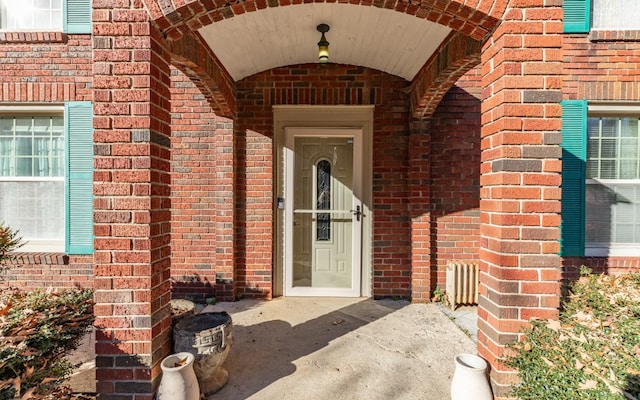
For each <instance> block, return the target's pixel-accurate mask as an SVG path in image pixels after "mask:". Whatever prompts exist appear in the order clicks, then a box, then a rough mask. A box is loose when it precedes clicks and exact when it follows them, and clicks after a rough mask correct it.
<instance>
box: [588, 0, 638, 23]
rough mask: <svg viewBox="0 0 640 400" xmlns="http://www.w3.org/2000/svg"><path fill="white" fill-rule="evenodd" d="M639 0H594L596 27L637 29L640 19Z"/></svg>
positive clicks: (594, 21)
mask: <svg viewBox="0 0 640 400" xmlns="http://www.w3.org/2000/svg"><path fill="white" fill-rule="evenodd" d="M639 10H640V8H639V7H638V2H637V0H593V22H592V26H593V28H594V29H613V30H619V29H630V30H637V29H639V27H638V21H639V20H640V11H639Z"/></svg>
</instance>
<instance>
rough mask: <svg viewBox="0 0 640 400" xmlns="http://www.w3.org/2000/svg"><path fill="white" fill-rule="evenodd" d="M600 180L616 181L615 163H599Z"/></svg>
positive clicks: (604, 161) (605, 161)
mask: <svg viewBox="0 0 640 400" xmlns="http://www.w3.org/2000/svg"><path fill="white" fill-rule="evenodd" d="M598 178H600V179H616V178H617V176H616V162H615V161H611V160H603V161H602V162H601V163H600V174H599V175H598Z"/></svg>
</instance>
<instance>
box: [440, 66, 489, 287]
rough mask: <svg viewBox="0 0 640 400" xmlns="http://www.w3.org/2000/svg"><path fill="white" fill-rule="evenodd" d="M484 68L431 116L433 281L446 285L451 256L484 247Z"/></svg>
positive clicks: (474, 255)
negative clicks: (482, 113) (482, 206)
mask: <svg viewBox="0 0 640 400" xmlns="http://www.w3.org/2000/svg"><path fill="white" fill-rule="evenodd" d="M479 79H480V76H479V70H478V69H474V70H472V71H470V72H469V73H468V74H467V75H465V77H463V79H461V80H460V81H459V82H458V83H457V84H456V86H454V87H453V88H451V90H449V92H448V93H447V94H446V95H445V97H444V99H443V100H442V102H441V103H440V105H439V106H438V108H437V109H436V111H435V113H434V114H433V116H432V118H431V127H430V129H429V133H430V134H431V154H430V159H431V207H432V212H431V213H432V218H433V220H434V224H433V236H432V237H433V243H432V248H433V250H432V259H433V260H434V263H433V268H432V272H433V274H434V277H433V279H432V281H433V282H434V283H436V284H437V286H439V287H441V288H444V284H445V273H446V264H447V262H449V261H452V260H455V261H477V260H478V257H479V249H480V99H479V93H478V92H479V89H480V82H479Z"/></svg>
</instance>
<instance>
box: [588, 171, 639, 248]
mask: <svg viewBox="0 0 640 400" xmlns="http://www.w3.org/2000/svg"><path fill="white" fill-rule="evenodd" d="M586 216H587V218H586V241H587V243H589V244H592V245H594V244H600V245H606V246H609V245H611V244H622V243H628V244H631V243H640V236H639V235H638V234H637V233H638V229H637V227H638V226H640V184H638V185H634V184H610V185H604V184H601V183H590V184H587V185H586Z"/></svg>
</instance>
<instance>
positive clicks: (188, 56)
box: [167, 32, 236, 118]
mask: <svg viewBox="0 0 640 400" xmlns="http://www.w3.org/2000/svg"><path fill="white" fill-rule="evenodd" d="M167 42H168V43H167V50H168V51H169V52H170V53H171V59H172V63H173V65H175V66H176V68H178V69H180V70H181V71H182V72H183V73H184V74H185V75H186V76H188V77H189V79H191V81H192V82H193V83H194V84H195V85H196V86H197V87H198V89H200V92H201V93H202V94H203V95H204V96H205V98H206V99H207V100H208V101H209V103H210V104H211V107H212V108H213V110H214V112H215V113H216V114H217V115H219V116H222V117H229V118H233V113H234V110H235V98H236V94H235V91H236V88H235V83H234V81H233V79H232V78H231V75H229V73H228V72H227V71H226V69H225V68H224V66H223V65H222V63H221V62H220V60H218V58H217V57H216V56H215V54H213V53H212V52H211V50H210V49H209V47H208V46H207V45H206V44H205V43H204V42H203V40H202V38H201V37H200V35H198V34H196V33H193V32H189V33H188V34H186V35H184V36H182V37H181V38H180V39H178V40H170V41H167Z"/></svg>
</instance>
